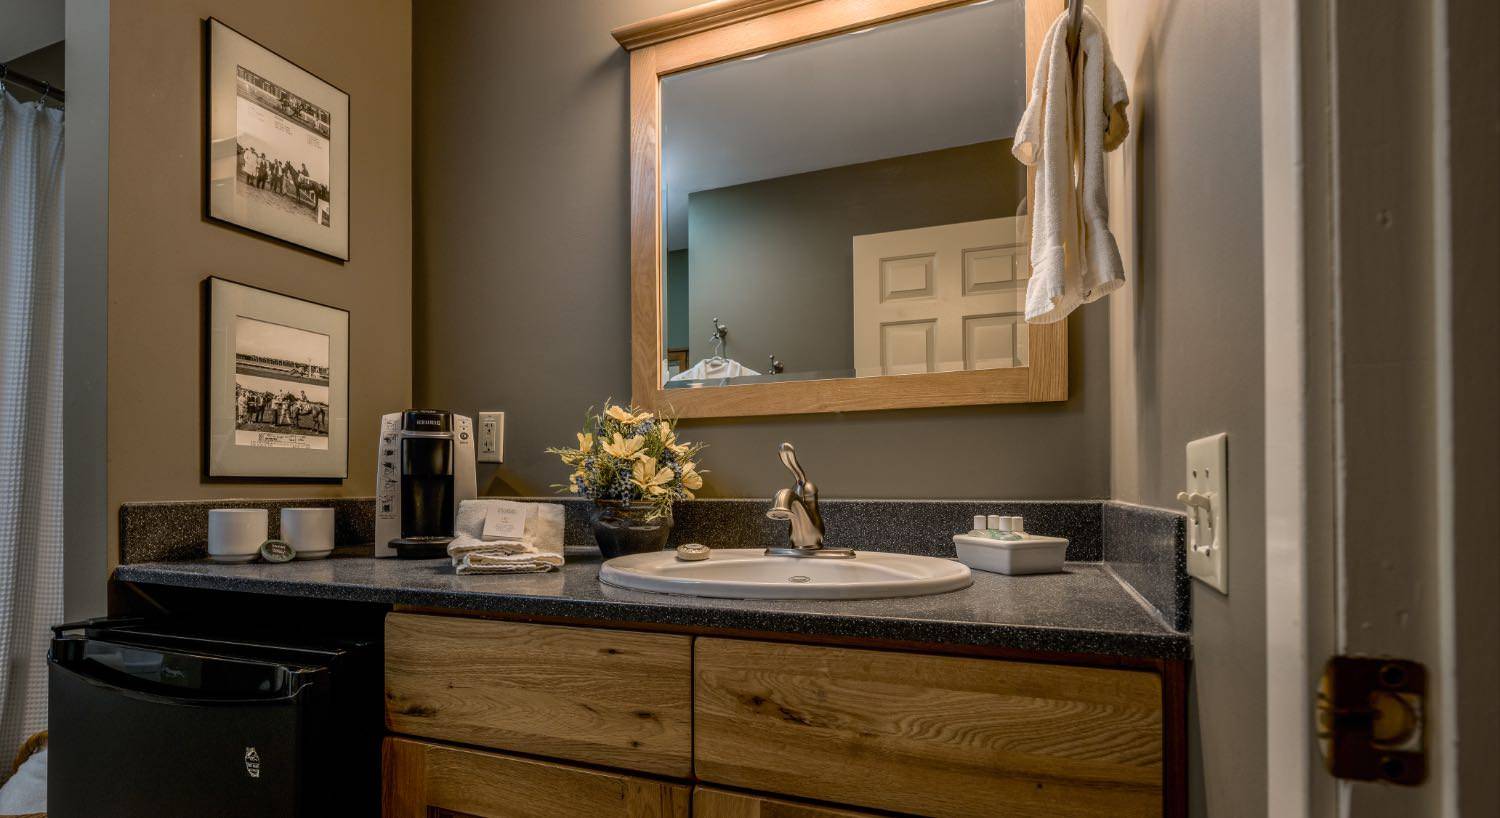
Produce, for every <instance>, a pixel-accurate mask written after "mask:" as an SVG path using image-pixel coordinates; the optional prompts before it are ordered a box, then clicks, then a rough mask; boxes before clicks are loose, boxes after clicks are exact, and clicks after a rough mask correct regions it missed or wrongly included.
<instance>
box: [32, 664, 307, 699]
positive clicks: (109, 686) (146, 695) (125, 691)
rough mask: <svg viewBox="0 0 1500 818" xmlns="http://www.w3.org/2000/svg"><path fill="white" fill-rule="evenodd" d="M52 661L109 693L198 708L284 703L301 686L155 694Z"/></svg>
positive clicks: (299, 690) (292, 696)
mask: <svg viewBox="0 0 1500 818" xmlns="http://www.w3.org/2000/svg"><path fill="white" fill-rule="evenodd" d="M51 664H52V666H53V667H54V668H55V669H57V670H59V671H61V672H63V673H67V674H69V675H72V676H74V677H76V678H78V679H80V680H82V681H84V682H86V683H88V684H89V685H92V686H93V687H96V688H99V689H101V690H107V691H110V692H111V693H117V694H119V695H122V696H128V697H130V698H132V699H136V700H139V701H145V702H153V703H156V704H170V705H180V706H201V707H218V706H221V705H222V706H231V707H233V706H243V705H275V704H286V703H287V702H291V701H294V700H296V698H297V696H298V694H299V693H301V690H302V685H300V684H297V685H293V686H292V687H293V689H291V690H289V691H287V692H285V693H279V694H277V695H275V696H265V697H238V698H222V697H214V696H173V695H168V694H165V693H156V692H153V691H149V690H144V689H142V688H139V687H133V686H131V685H127V684H116V683H115V682H112V681H106V680H104V679H101V678H99V677H97V676H94V675H93V674H90V673H86V672H84V671H82V670H79V669H78V668H74V667H69V666H68V665H67V664H65V663H63V662H59V661H57V660H56V659H52V660H51Z"/></svg>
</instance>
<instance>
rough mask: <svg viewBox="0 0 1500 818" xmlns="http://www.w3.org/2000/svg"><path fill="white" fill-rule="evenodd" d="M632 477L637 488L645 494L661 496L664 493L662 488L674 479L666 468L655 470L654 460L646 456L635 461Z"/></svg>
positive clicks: (670, 471)
mask: <svg viewBox="0 0 1500 818" xmlns="http://www.w3.org/2000/svg"><path fill="white" fill-rule="evenodd" d="M632 476H633V478H634V482H635V484H636V485H637V486H640V488H641V491H643V492H645V493H646V494H661V493H663V492H665V491H666V489H665V488H664V486H666V485H667V484H668V483H670V482H672V478H674V477H676V475H674V474H673V473H672V470H671V469H668V468H661V469H658V468H656V458H653V457H650V456H646V457H642V458H641V459H640V460H637V461H635V467H634V469H633V470H632Z"/></svg>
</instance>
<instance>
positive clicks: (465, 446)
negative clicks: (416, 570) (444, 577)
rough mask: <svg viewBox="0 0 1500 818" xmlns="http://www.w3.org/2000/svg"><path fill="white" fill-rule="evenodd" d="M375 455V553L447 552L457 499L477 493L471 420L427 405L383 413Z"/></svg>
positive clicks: (430, 554)
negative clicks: (376, 470) (384, 414)
mask: <svg viewBox="0 0 1500 818" xmlns="http://www.w3.org/2000/svg"><path fill="white" fill-rule="evenodd" d="M378 454H379V456H378V457H377V458H376V459H377V462H378V466H377V469H378V473H377V475H376V496H375V555H376V556H377V557H383V556H392V555H394V556H398V557H408V558H413V559H424V558H431V557H446V556H447V555H448V543H449V542H451V541H452V540H453V521H454V518H455V517H456V516H457V513H458V503H459V501H461V500H470V499H473V498H474V495H475V494H476V491H475V483H474V423H473V421H471V420H470V419H469V418H466V417H464V416H463V415H455V414H453V413H452V412H443V411H437V410H431V409H408V410H407V411H405V412H397V413H394V414H389V415H386V416H385V417H383V418H382V419H381V424H380V451H379V453H378Z"/></svg>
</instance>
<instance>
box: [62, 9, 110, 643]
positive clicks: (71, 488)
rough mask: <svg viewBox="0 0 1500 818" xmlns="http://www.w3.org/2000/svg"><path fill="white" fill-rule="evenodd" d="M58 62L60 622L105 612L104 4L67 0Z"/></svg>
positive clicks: (106, 143) (106, 27)
mask: <svg viewBox="0 0 1500 818" xmlns="http://www.w3.org/2000/svg"><path fill="white" fill-rule="evenodd" d="M66 11H67V16H66V30H67V40H66V45H65V46H64V54H63V59H64V62H65V65H66V73H67V78H68V105H69V108H68V112H67V125H66V127H65V128H64V129H63V157H64V159H63V161H64V163H65V164H64V168H63V259H64V271H63V424H64V425H65V427H66V430H67V431H66V433H65V434H64V435H63V534H64V542H63V616H64V617H65V618H66V619H67V621H69V622H76V621H78V620H79V619H86V618H88V617H91V616H103V615H104V614H105V613H106V593H105V577H106V576H108V572H109V564H110V558H109V554H110V553H111V549H110V548H109V547H108V545H109V538H110V530H111V528H112V527H111V526H110V524H109V519H110V518H109V514H108V480H107V474H106V465H105V460H106V458H105V457H104V453H105V452H106V451H107V446H108V443H107V439H106V428H107V425H108V420H109V418H108V408H107V400H106V397H107V396H106V394H105V384H106V381H107V378H106V375H107V370H108V365H109V362H108V354H109V353H108V338H107V337H106V325H107V324H108V319H109V315H108V312H109V300H108V296H109V281H108V276H107V263H108V255H107V245H108V241H107V240H108V221H109V219H108V208H109V196H108V194H109V0H68V4H67V9H66Z"/></svg>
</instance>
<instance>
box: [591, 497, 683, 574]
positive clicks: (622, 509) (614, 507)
mask: <svg viewBox="0 0 1500 818" xmlns="http://www.w3.org/2000/svg"><path fill="white" fill-rule="evenodd" d="M650 514H651V505H650V504H649V503H629V502H625V501H623V500H595V501H594V515H593V518H592V519H591V520H590V522H592V523H593V526H594V542H596V543H598V544H599V553H601V554H603V555H604V558H605V559H612V558H614V557H618V556H622V555H624V554H642V553H645V552H648V551H660V550H662V549H663V548H666V546H667V535H669V534H671V533H672V518H671V516H670V515H669V516H666V517H659V518H657V519H655V520H647V519H646V517H647V516H648V515H650Z"/></svg>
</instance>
